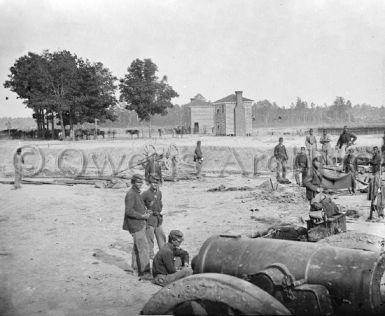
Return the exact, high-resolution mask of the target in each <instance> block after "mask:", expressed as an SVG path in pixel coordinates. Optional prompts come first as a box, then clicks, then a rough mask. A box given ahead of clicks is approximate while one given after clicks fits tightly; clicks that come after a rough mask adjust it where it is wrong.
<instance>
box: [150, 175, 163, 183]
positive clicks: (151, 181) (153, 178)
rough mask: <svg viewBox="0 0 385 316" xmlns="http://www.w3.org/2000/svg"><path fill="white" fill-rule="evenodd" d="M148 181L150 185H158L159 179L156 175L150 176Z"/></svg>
mask: <svg viewBox="0 0 385 316" xmlns="http://www.w3.org/2000/svg"><path fill="white" fill-rule="evenodd" d="M149 180H150V183H158V182H160V177H159V176H158V175H157V174H152V175H151V176H150V178H149Z"/></svg>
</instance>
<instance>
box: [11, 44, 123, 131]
mask: <svg viewBox="0 0 385 316" xmlns="http://www.w3.org/2000/svg"><path fill="white" fill-rule="evenodd" d="M10 72H11V74H10V75H9V80H7V81H6V82H5V83H4V86H5V87H7V88H10V89H11V90H12V91H14V92H16V93H17V94H18V96H19V98H21V99H24V103H25V104H27V106H28V107H31V108H33V110H34V112H35V113H34V116H33V117H34V118H35V119H36V121H37V125H38V130H39V131H40V130H42V131H43V132H44V131H45V130H46V129H47V127H46V125H47V126H48V121H49V120H51V122H52V135H53V134H54V131H53V128H54V123H53V121H54V117H55V115H57V117H58V118H59V120H60V125H61V128H62V132H63V135H65V125H67V124H69V125H70V127H71V130H73V125H74V124H75V123H82V122H89V121H93V120H94V119H95V118H97V119H99V120H100V121H104V120H106V119H110V120H114V119H115V115H114V112H113V108H114V106H115V104H116V97H115V90H116V88H117V87H116V86H115V81H116V78H115V77H114V76H112V74H111V72H110V71H109V70H108V69H107V68H105V67H104V66H103V64H102V63H93V64H92V63H90V62H89V61H88V60H86V61H83V59H81V58H78V57H77V56H76V55H74V54H72V53H71V52H69V51H66V50H63V51H58V52H54V53H50V52H49V51H44V52H43V53H42V54H41V55H37V54H34V53H28V55H27V56H22V57H20V58H19V59H18V60H17V61H16V62H15V64H14V65H13V66H12V67H11V69H10Z"/></svg>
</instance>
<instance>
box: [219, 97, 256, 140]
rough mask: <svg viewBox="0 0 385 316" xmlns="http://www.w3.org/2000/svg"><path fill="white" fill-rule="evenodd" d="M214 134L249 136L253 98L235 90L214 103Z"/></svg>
mask: <svg viewBox="0 0 385 316" xmlns="http://www.w3.org/2000/svg"><path fill="white" fill-rule="evenodd" d="M213 104H214V133H215V135H232V136H249V135H251V132H252V111H251V108H252V105H253V100H250V99H247V98H244V97H243V96H242V91H235V94H230V95H228V96H227V97H225V98H222V99H220V100H218V101H215V102H214V103H213Z"/></svg>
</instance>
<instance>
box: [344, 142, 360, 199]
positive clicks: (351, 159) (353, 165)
mask: <svg viewBox="0 0 385 316" xmlns="http://www.w3.org/2000/svg"><path fill="white" fill-rule="evenodd" d="M357 170H358V166H357V159H356V157H355V155H354V150H353V148H349V149H348V154H347V155H346V156H345V157H344V163H343V171H344V172H345V173H350V174H351V175H352V184H351V189H352V192H353V193H355V191H356V174H357Z"/></svg>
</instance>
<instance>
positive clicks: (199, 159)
mask: <svg viewBox="0 0 385 316" xmlns="http://www.w3.org/2000/svg"><path fill="white" fill-rule="evenodd" d="M194 161H195V168H196V171H197V178H200V177H201V176H200V174H201V170H202V163H203V153H202V149H201V141H200V140H198V141H197V146H196V147H195V152H194Z"/></svg>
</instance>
